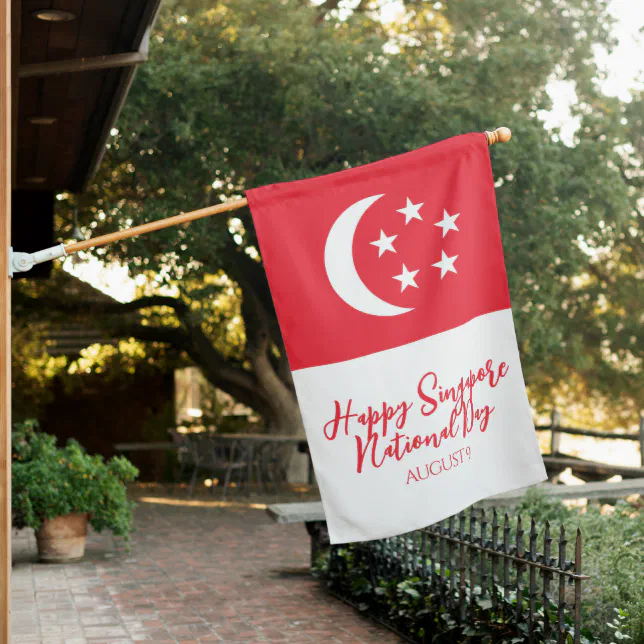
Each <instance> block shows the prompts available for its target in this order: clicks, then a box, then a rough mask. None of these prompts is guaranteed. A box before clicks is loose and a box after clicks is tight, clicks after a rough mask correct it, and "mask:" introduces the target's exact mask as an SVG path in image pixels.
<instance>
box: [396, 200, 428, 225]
mask: <svg viewBox="0 0 644 644" xmlns="http://www.w3.org/2000/svg"><path fill="white" fill-rule="evenodd" d="M422 205H423V204H422V203H417V204H413V203H412V202H411V199H410V198H409V197H407V205H406V206H405V207H404V208H401V209H400V210H396V212H401V213H402V214H403V215H405V217H406V219H405V226H406V225H407V224H408V223H409V222H410V221H411V220H412V219H420V221H422V220H423V218H422V217H421V216H420V215H419V214H418V211H419V210H420V208H421V206H422Z"/></svg>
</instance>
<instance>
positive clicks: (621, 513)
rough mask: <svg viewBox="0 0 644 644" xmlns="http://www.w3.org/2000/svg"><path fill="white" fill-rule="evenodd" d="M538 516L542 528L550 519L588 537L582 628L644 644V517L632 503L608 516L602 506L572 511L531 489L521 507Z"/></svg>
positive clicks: (556, 525)
mask: <svg viewBox="0 0 644 644" xmlns="http://www.w3.org/2000/svg"><path fill="white" fill-rule="evenodd" d="M517 509H518V511H519V512H525V513H529V514H532V515H534V516H535V517H536V518H537V522H538V525H539V527H540V528H542V527H543V524H544V523H545V521H546V520H548V521H550V524H551V526H554V528H555V530H557V529H558V528H559V525H560V524H561V523H565V524H566V526H567V527H579V528H580V530H581V533H582V538H583V547H582V556H583V558H582V570H583V572H584V574H586V575H589V576H590V579H589V580H588V581H585V582H584V590H583V595H582V598H583V601H582V624H583V625H584V627H586V628H588V629H589V630H590V631H591V632H592V633H593V635H594V636H595V637H597V638H598V639H599V641H601V642H613V641H615V640H617V641H619V640H621V639H622V637H620V636H621V635H628V636H629V637H631V638H632V643H631V641H630V640H628V641H629V644H644V516H642V513H641V511H639V510H638V509H637V508H636V507H635V506H633V505H632V504H630V503H627V502H626V501H622V500H620V501H617V503H616V504H615V506H614V508H613V509H612V511H610V512H608V513H604V514H602V512H601V510H600V508H599V507H598V506H597V505H589V506H588V507H587V508H584V509H577V508H571V509H568V508H567V507H566V506H565V505H564V504H563V503H561V502H560V501H556V500H553V499H551V498H548V497H547V496H546V495H545V494H543V492H539V491H538V490H536V489H534V490H531V491H530V492H529V493H528V494H526V496H525V497H524V498H523V500H522V501H521V503H520V505H519V507H518V508H517Z"/></svg>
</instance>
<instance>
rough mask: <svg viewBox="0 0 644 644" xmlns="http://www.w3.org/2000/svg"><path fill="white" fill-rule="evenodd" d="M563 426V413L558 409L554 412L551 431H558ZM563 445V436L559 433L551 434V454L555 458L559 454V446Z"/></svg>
mask: <svg viewBox="0 0 644 644" xmlns="http://www.w3.org/2000/svg"><path fill="white" fill-rule="evenodd" d="M559 425H561V413H560V412H559V411H557V410H556V409H553V410H552V423H551V424H550V429H551V430H553V429H558V428H559ZM560 445H561V434H560V433H559V432H551V434H550V454H551V455H552V456H554V455H555V454H558V453H559V446H560Z"/></svg>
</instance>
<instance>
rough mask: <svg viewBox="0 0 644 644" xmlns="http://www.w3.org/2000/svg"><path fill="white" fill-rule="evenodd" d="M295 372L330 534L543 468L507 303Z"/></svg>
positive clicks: (493, 487) (385, 526) (393, 527)
mask: <svg viewBox="0 0 644 644" xmlns="http://www.w3.org/2000/svg"><path fill="white" fill-rule="evenodd" d="M293 378H294V381H295V386H296V390H297V396H298V401H299V404H300V408H301V410H302V415H303V418H304V425H305V427H306V432H307V438H308V441H309V445H310V449H311V455H312V459H313V464H314V467H315V473H316V476H317V480H318V483H319V486H320V491H321V494H322V501H323V505H324V510H325V515H326V519H327V524H328V527H329V534H330V537H331V542H332V543H345V542H350V541H365V540H369V539H378V538H383V537H388V536H393V535H396V534H402V533H405V532H408V531H410V530H415V529H418V528H421V527H424V526H426V525H429V524H432V523H434V522H436V521H440V520H442V519H445V518H447V517H449V516H451V515H452V514H455V513H457V512H459V511H461V510H463V509H464V508H466V507H467V506H469V505H471V504H472V503H475V502H476V501H479V500H481V499H485V498H487V497H489V496H492V495H495V494H500V493H502V492H506V491H508V490H512V489H516V488H519V487H524V486H528V485H532V484H534V483H537V482H539V481H542V480H544V479H545V478H546V472H545V468H544V465H543V460H542V458H541V454H540V451H539V446H538V443H537V438H536V434H535V430H534V425H533V422H532V414H531V411H530V406H529V403H528V399H527V395H526V392H525V385H524V381H523V375H522V372H521V364H520V362H519V353H518V349H517V341H516V337H515V332H514V324H513V320H512V312H511V310H510V309H507V310H503V311H496V312H494V313H489V314H486V315H482V316H480V317H477V318H475V319H473V320H471V321H470V322H467V323H466V324H464V325H462V326H460V327H457V328H455V329H452V330H450V331H446V332H444V333H440V334H438V335H434V336H431V337H429V338H426V339H424V340H419V341H417V342H413V343H411V344H407V345H405V346H401V347H397V348H395V349H389V350H387V351H382V352H379V353H375V354H371V355H368V356H364V357H361V358H356V359H354V360H349V361H346V362H340V363H336V364H331V365H324V366H320V367H311V368H307V369H300V370H297V371H294V372H293Z"/></svg>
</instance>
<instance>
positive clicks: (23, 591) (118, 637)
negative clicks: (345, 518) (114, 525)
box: [13, 503, 400, 644]
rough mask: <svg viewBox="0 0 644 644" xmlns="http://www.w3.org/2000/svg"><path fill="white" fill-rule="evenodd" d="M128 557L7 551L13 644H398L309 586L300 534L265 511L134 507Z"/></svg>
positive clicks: (98, 550)
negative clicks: (40, 557)
mask: <svg viewBox="0 0 644 644" xmlns="http://www.w3.org/2000/svg"><path fill="white" fill-rule="evenodd" d="M136 528H137V532H136V533H135V535H134V536H133V540H132V551H131V552H130V553H126V552H124V551H123V549H122V547H121V546H120V545H119V544H115V542H114V540H113V539H112V538H111V537H110V536H109V535H91V536H90V538H89V540H88V545H87V553H86V558H85V560H84V561H83V562H81V563H77V564H67V565H43V564H37V563H34V562H35V557H34V540H33V533H31V534H29V533H26V532H23V533H21V534H20V535H18V536H17V538H16V540H15V555H14V559H15V565H14V569H13V616H14V617H13V631H14V637H13V642H14V644H76V643H80V642H136V641H148V642H184V643H186V644H187V643H188V642H212V641H220V642H228V643H229V644H233V643H239V644H241V643H242V642H243V643H244V644H254V643H256V642H289V643H295V642H302V643H304V642H307V643H310V642H322V643H327V642H329V643H337V642H346V643H349V642H351V643H358V642H379V643H380V642H382V643H387V642H399V641H400V640H399V639H398V638H397V637H396V636H395V635H393V634H392V633H390V632H389V631H387V630H384V629H382V628H380V627H378V626H376V625H375V624H373V623H372V622H370V621H368V620H367V619H366V618H363V617H361V616H360V615H359V614H357V613H356V612H355V611H354V610H353V609H351V608H350V607H348V606H346V605H344V604H343V603H342V602H340V601H339V600H337V599H335V598H333V597H330V596H329V595H328V594H327V593H326V592H325V590H324V588H323V587H322V586H321V584H320V582H318V581H316V580H314V579H312V578H311V577H310V575H309V574H308V561H309V540H308V536H307V534H306V531H305V529H304V527H303V526H280V525H276V524H274V523H272V522H271V520H270V519H269V518H268V517H267V516H266V514H265V512H263V511H262V510H256V509H250V508H234V509H231V508H213V507H182V506H169V505H162V504H156V503H155V504H151V503H141V504H140V505H139V506H138V508H137V511H136Z"/></svg>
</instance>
